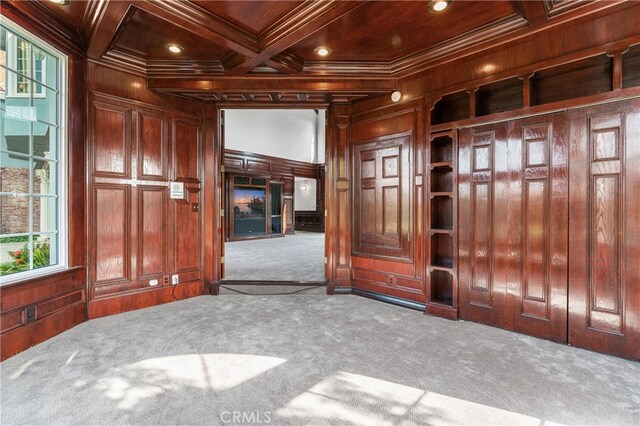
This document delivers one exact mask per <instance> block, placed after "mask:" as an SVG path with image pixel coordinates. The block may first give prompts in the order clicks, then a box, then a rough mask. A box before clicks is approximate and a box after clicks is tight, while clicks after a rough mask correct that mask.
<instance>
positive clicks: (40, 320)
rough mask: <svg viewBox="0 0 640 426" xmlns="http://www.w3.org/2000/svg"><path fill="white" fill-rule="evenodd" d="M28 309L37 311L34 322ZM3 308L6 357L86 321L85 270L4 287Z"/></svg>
mask: <svg viewBox="0 0 640 426" xmlns="http://www.w3.org/2000/svg"><path fill="white" fill-rule="evenodd" d="M27 309H34V310H35V320H34V321H33V322H27V315H26V310H27ZM0 310H1V312H2V315H1V316H0V324H1V330H0V331H1V333H2V334H1V335H0V348H1V352H0V359H2V360H4V359H6V358H8V357H10V356H12V355H15V354H16V353H18V352H21V351H23V350H25V349H27V348H29V347H31V346H33V345H36V344H38V343H40V342H42V341H44V340H46V339H49V338H51V337H53V336H55V335H56V334H60V333H62V332H63V331H65V330H67V329H69V328H71V327H73V326H75V325H77V324H79V323H81V322H83V321H84V320H85V288H84V269H83V268H73V269H69V270H67V271H65V272H61V273H57V274H53V275H49V276H47V277H43V278H36V279H32V280H28V281H25V282H20V283H14V284H10V285H6V286H3V287H2V298H1V299H0Z"/></svg>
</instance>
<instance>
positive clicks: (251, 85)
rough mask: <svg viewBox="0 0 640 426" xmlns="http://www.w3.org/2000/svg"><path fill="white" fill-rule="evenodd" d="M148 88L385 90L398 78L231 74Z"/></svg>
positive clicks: (158, 81) (164, 81)
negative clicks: (240, 75)
mask: <svg viewBox="0 0 640 426" xmlns="http://www.w3.org/2000/svg"><path fill="white" fill-rule="evenodd" d="M148 86H149V89H152V90H158V91H162V92H170V93H198V92H223V93H224V92H227V93H233V92H235V93H238V92H241V93H244V92H251V93H272V92H274V91H276V92H296V93H300V92H331V93H345V92H348V93H352V94H354V93H386V92H392V91H394V90H397V89H398V80H396V79H389V78H353V79H346V78H319V77H313V78H307V77H302V76H295V77H275V76H269V77H262V78H257V77H256V76H242V77H235V78H224V77H223V78H215V77H214V78H206V79H189V80H178V79H173V78H149V79H148Z"/></svg>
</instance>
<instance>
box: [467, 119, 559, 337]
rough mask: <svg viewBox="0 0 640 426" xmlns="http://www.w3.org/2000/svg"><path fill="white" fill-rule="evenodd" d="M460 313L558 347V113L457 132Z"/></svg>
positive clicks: (471, 318) (474, 319) (473, 319)
mask: <svg viewBox="0 0 640 426" xmlns="http://www.w3.org/2000/svg"><path fill="white" fill-rule="evenodd" d="M459 143H460V151H459V154H458V158H459V166H458V170H459V192H458V197H459V209H460V210H459V226H460V233H459V247H458V253H459V257H458V262H459V269H458V271H459V274H458V278H459V295H460V297H459V303H460V317H461V318H463V319H468V320H471V321H476V322H482V323H485V324H490V325H495V326H499V327H503V328H506V329H510V330H515V331H519V332H522V333H525V334H530V335H534V336H538V337H544V338H547V339H550V340H555V341H558V342H566V336H567V333H566V327H567V326H566V324H567V309H566V300H567V256H568V253H567V250H568V240H567V238H568V232H567V227H568V196H569V193H568V188H569V185H568V144H569V125H568V114H567V113H556V114H549V115H543V116H540V117H535V118H529V119H525V120H512V121H508V122H502V123H496V124H491V125H487V126H481V127H473V128H467V129H462V130H460V138H459Z"/></svg>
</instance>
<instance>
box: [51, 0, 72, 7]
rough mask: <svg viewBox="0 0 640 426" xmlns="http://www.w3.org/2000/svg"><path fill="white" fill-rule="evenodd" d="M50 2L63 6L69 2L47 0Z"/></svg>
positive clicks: (65, 0)
mask: <svg viewBox="0 0 640 426" xmlns="http://www.w3.org/2000/svg"><path fill="white" fill-rule="evenodd" d="M49 1H50V2H51V3H55V4H61V5H63V6H65V5H67V4H69V0H49Z"/></svg>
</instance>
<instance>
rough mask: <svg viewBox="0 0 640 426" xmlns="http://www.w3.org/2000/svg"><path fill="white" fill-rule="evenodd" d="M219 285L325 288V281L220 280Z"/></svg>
mask: <svg viewBox="0 0 640 426" xmlns="http://www.w3.org/2000/svg"><path fill="white" fill-rule="evenodd" d="M220 284H221V285H287V286H298V287H308V286H314V287H319V286H324V287H326V286H327V282H326V281H268V280H224V279H223V280H222V281H220Z"/></svg>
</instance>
